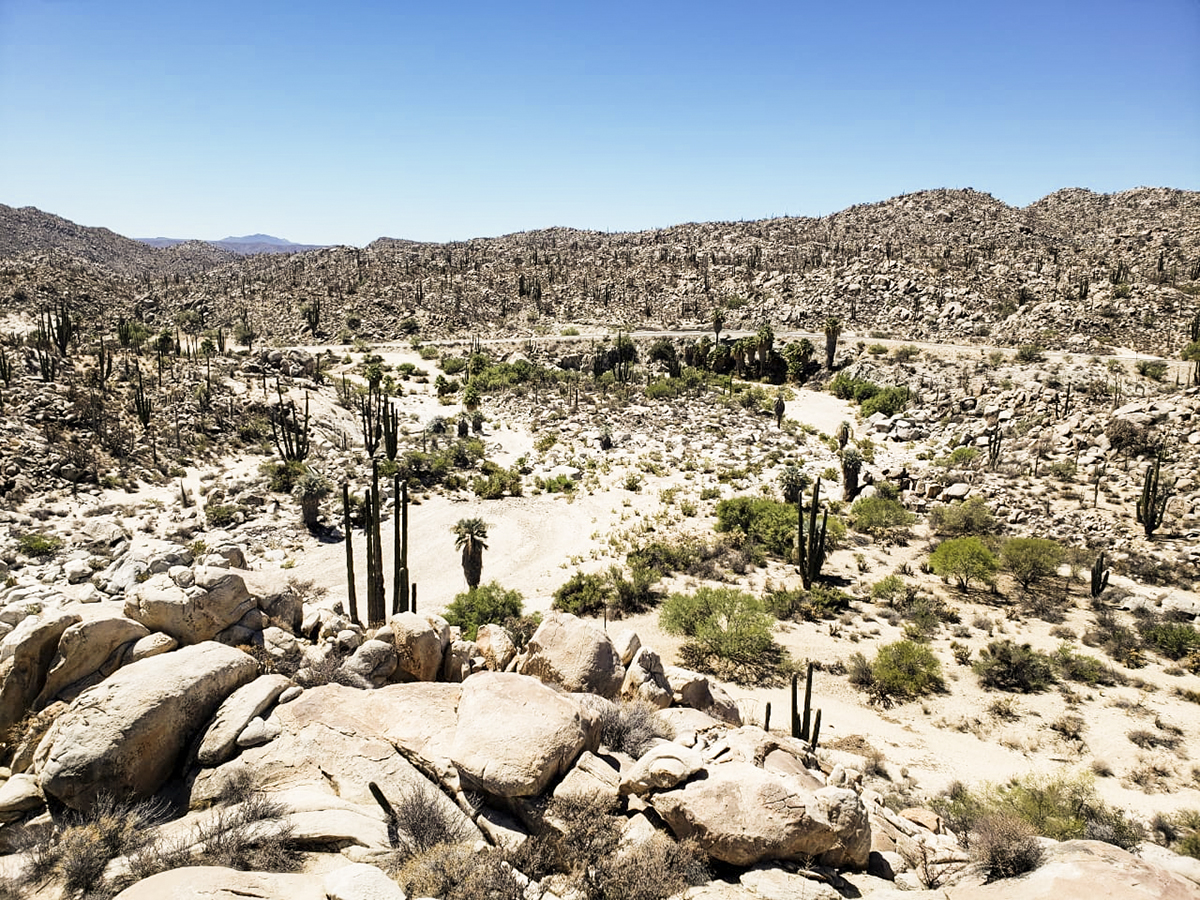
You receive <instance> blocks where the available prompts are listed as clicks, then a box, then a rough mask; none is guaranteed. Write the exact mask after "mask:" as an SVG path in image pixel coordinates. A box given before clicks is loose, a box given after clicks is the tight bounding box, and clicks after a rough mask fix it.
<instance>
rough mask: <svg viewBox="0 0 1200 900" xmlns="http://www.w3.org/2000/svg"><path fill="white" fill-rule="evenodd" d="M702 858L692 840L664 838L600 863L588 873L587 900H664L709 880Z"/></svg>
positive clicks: (655, 837) (647, 842) (658, 837)
mask: <svg viewBox="0 0 1200 900" xmlns="http://www.w3.org/2000/svg"><path fill="white" fill-rule="evenodd" d="M706 858H707V857H706V854H705V853H704V851H703V850H702V849H701V848H700V845H699V844H698V843H696V841H695V840H686V841H680V842H678V843H676V842H675V841H673V840H671V839H670V838H669V837H667V836H666V835H664V834H661V833H659V834H655V835H654V836H652V837H651V838H650V839H649V840H647V841H643V842H641V843H637V844H634V845H632V846H631V847H629V848H628V849H625V850H623V851H618V852H617V853H616V854H614V855H612V856H608V857H605V858H603V859H602V860H600V864H599V865H598V866H596V868H595V870H594V871H593V872H591V873H589V876H588V884H587V887H586V892H587V897H588V900H666V898H667V897H679V896H683V892H684V891H685V890H686V889H687V888H688V887H692V886H694V885H701V884H704V883H706V882H707V881H708V880H709V871H708V865H707V863H706V862H705V860H706Z"/></svg>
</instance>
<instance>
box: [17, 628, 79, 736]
mask: <svg viewBox="0 0 1200 900" xmlns="http://www.w3.org/2000/svg"><path fill="white" fill-rule="evenodd" d="M78 621H79V616H77V615H72V614H68V613H57V614H55V613H51V614H46V615H43V616H40V617H38V616H29V617H28V618H26V619H24V620H23V621H22V622H21V623H20V624H19V625H17V627H16V628H14V629H13V630H12V631H11V632H9V633H8V634H7V635H6V636H5V638H4V640H3V642H0V732H2V731H4V730H5V729H7V728H8V727H9V726H11V725H12V724H14V723H15V722H19V721H20V720H21V719H22V718H23V717H24V715H25V713H27V712H28V711H29V708H30V706H31V705H32V704H33V702H34V700H36V699H37V696H38V694H39V693H41V691H42V688H43V687H44V686H45V684H46V676H47V674H48V673H49V671H50V665H51V663H52V661H53V659H54V654H55V652H56V650H57V649H58V642H59V639H60V638H61V637H62V635H63V632H65V631H66V630H67V629H68V628H70V627H71V626H72V625H74V624H75V623H76V622H78Z"/></svg>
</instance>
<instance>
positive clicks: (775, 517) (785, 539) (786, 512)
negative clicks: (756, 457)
mask: <svg viewBox="0 0 1200 900" xmlns="http://www.w3.org/2000/svg"><path fill="white" fill-rule="evenodd" d="M716 512H717V524H716V530H717V531H718V532H732V531H740V532H741V533H742V534H744V535H746V537H747V538H748V539H749V540H751V541H753V542H755V543H758V544H761V545H762V546H763V548H764V549H765V550H766V551H767V553H769V554H771V555H772V556H778V557H787V556H788V555H789V554H790V553H791V552H792V547H793V545H794V543H795V541H796V521H797V520H796V508H795V507H794V506H792V505H790V504H787V503H780V502H779V501H778V500H770V499H767V498H765V497H731V498H729V499H728V500H721V501H720V502H718V503H717V509H716Z"/></svg>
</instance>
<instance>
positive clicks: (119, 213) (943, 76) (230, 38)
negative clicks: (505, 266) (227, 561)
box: [0, 0, 1200, 245]
mask: <svg viewBox="0 0 1200 900" xmlns="http://www.w3.org/2000/svg"><path fill="white" fill-rule="evenodd" d="M1139 185H1156V186H1168V187H1177V188H1186V189H1190V190H1196V189H1200V0H1090V2H1076V0H1040V2H1025V0H1008V2H996V0H977V2H970V0H954V2H941V0H937V2H921V0H911V2H898V0H889V2H876V0H859V2H843V3H835V2H829V0H823V2H807V0H792V2H783V3H773V2H763V3H758V4H752V5H746V4H737V5H735V4H732V3H710V2H704V0H692V2H675V0H646V2H642V3H629V2H624V0H616V2H605V3H602V4H600V3H597V4H578V3H576V4H572V3H564V2H558V3H524V2H508V3H497V2H491V3H487V2H472V0H462V2H458V3H455V4H431V3H421V4H415V3H408V2H404V0H395V2H389V3H368V2H359V0H345V2H342V3H338V4H335V3H330V2H328V0H325V2H321V3H316V2H309V0H292V2H288V3H281V2H274V0H241V2H238V3H232V2H226V0H210V2H204V3H198V2H189V0H178V2H168V3H163V2H162V0H155V2H134V0H103V2H100V0H0V203H6V204H9V205H13V206H25V205H32V206H37V207H39V208H41V209H44V210H47V211H49V212H54V213H57V214H59V215H62V216H65V217H67V218H69V219H72V220H74V221H77V222H80V223H82V224H86V225H103V226H106V227H109V228H112V229H113V230H115V231H118V232H120V233H122V234H126V235H130V236H137V237H151V236H159V235H165V236H171V237H200V238H208V239H216V238H220V237H224V236H225V235H228V234H246V233H250V232H257V231H261V232H266V233H269V234H275V235H278V236H282V237H286V238H289V239H291V240H294V241H301V242H312V243H348V244H357V245H362V244H365V243H367V242H369V241H371V240H373V239H374V238H376V237H379V236H381V235H388V236H391V237H406V238H413V239H418V240H455V239H462V238H468V237H475V236H489V235H496V234H503V233H507V232H511V231H519V230H526V229H533V228H542V227H548V226H554V225H569V226H573V227H579V228H594V229H599V230H607V231H624V230H633V229H641V228H651V227H658V226H665V225H672V224H677V223H680V222H689V221H707V220H729V219H756V218H762V217H766V216H772V215H782V214H790V215H822V214H825V213H830V212H835V211H837V210H839V209H842V208H844V207H846V206H849V205H851V204H853V203H862V202H871V201H876V200H882V199H885V198H887V197H891V196H894V195H896V194H900V193H906V192H909V191H914V190H921V189H925V188H934V187H968V186H969V187H974V188H976V189H978V190H983V191H988V192H989V193H992V194H994V195H995V196H997V197H999V198H1000V199H1002V200H1004V201H1006V202H1008V203H1012V204H1016V205H1024V204H1026V203H1029V202H1031V201H1033V200H1035V199H1037V198H1038V197H1041V196H1043V195H1045V194H1047V193H1049V192H1051V191H1054V190H1056V189H1058V188H1061V187H1075V186H1080V187H1088V188H1091V189H1093V190H1097V191H1102V192H1111V191H1119V190H1124V189H1126V188H1131V187H1136V186H1139Z"/></svg>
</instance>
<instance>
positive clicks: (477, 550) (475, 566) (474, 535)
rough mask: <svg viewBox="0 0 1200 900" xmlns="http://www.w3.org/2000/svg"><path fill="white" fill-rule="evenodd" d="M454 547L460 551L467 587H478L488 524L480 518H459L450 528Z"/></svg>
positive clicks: (485, 547) (481, 572)
mask: <svg viewBox="0 0 1200 900" xmlns="http://www.w3.org/2000/svg"><path fill="white" fill-rule="evenodd" d="M450 530H451V531H452V532H453V533H454V546H455V549H458V550H461V551H462V568H463V576H464V577H465V578H466V579H467V587H468V588H477V587H479V579H480V578H481V577H482V576H483V551H484V550H486V549H487V543H486V542H487V536H488V526H487V523H486V522H484V521H483V519H480V518H472V519H459V520H458V521H457V522H456V523H455V524H454V526H453V527H452V528H451V529H450Z"/></svg>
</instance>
